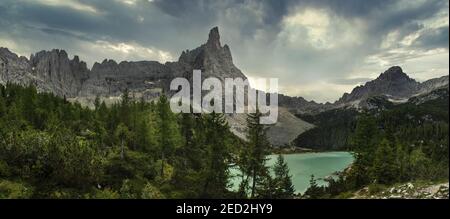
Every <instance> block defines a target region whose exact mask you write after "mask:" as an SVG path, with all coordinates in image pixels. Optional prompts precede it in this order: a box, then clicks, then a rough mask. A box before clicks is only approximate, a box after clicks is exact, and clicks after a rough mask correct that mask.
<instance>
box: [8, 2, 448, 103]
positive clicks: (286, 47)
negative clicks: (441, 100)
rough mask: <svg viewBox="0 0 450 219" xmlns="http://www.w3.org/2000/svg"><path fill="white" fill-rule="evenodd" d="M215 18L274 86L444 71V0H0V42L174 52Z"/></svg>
mask: <svg viewBox="0 0 450 219" xmlns="http://www.w3.org/2000/svg"><path fill="white" fill-rule="evenodd" d="M214 26H218V27H219V29H220V33H221V39H222V43H223V44H225V43H226V44H228V45H229V46H230V47H231V51H232V54H233V59H234V62H235V64H236V65H237V66H238V67H239V68H240V69H241V70H242V71H243V72H244V73H245V74H246V75H247V76H251V77H277V78H279V86H280V89H281V92H282V93H286V94H289V95H295V96H297V95H298V96H303V97H305V98H306V99H310V100H311V99H314V100H316V101H319V102H324V101H334V100H336V99H337V98H338V97H340V96H341V95H342V93H344V92H349V91H351V89H352V88H353V87H354V86H355V85H358V84H361V83H363V82H365V81H367V80H370V79H373V78H375V77H377V75H378V74H379V73H381V72H383V71H384V70H386V69H387V68H388V67H390V66H392V65H400V66H401V67H402V68H403V70H404V71H405V72H406V73H408V74H409V75H410V76H411V77H413V78H415V79H417V80H418V81H423V80H426V79H429V78H433V77H438V76H442V75H446V74H447V75H448V74H449V61H448V59H449V33H448V32H449V1H448V0H377V1H376V0H371V1H361V0H278V1H274V0H265V1H264V0H261V1H257V0H253V1H252V0H249V1H239V0H221V1H216V0H210V1H207V0H183V1H182V0H1V1H0V47H8V48H10V49H11V50H12V51H13V52H16V53H18V54H20V55H24V56H27V57H28V56H29V55H30V54H31V53H34V52H36V51H39V50H49V49H52V48H62V49H65V50H66V51H67V52H68V53H69V54H70V55H75V54H77V55H79V56H80V58H81V59H83V60H85V61H86V62H87V63H88V65H92V64H93V63H94V62H96V61H97V62H101V61H102V60H103V59H105V58H112V59H115V60H116V61H122V60H158V61H161V62H165V61H173V60H177V59H178V56H179V54H180V53H181V51H183V50H185V49H192V48H195V47H197V46H198V45H200V44H202V43H204V42H205V41H206V39H207V35H208V31H209V29H210V28H212V27H214Z"/></svg>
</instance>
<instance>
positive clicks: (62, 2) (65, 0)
mask: <svg viewBox="0 0 450 219" xmlns="http://www.w3.org/2000/svg"><path fill="white" fill-rule="evenodd" d="M23 1H31V2H37V3H40V4H43V5H47V6H58V7H68V8H72V9H75V10H79V11H84V12H90V13H98V10H97V9H96V8H95V7H93V6H91V5H87V4H84V3H81V2H79V1H77V0H23Z"/></svg>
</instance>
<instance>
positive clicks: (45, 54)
mask: <svg viewBox="0 0 450 219" xmlns="http://www.w3.org/2000/svg"><path fill="white" fill-rule="evenodd" d="M29 63H30V66H31V69H32V74H33V75H35V76H36V78H38V79H39V80H42V81H44V82H45V84H47V85H48V87H49V89H50V90H51V91H52V92H53V93H55V94H57V95H59V96H67V97H75V96H77V95H78V92H79V91H80V89H81V86H82V84H83V82H84V81H85V80H86V79H87V78H88V77H89V69H88V68H87V67H86V63H85V62H80V60H79V58H78V56H75V57H74V58H73V59H72V60H70V59H69V58H68V55H67V53H66V52H65V51H64V50H57V49H54V50H52V51H41V52H38V53H36V54H34V55H31V57H30V62H29Z"/></svg>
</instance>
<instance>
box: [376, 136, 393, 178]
mask: <svg viewBox="0 0 450 219" xmlns="http://www.w3.org/2000/svg"><path fill="white" fill-rule="evenodd" d="M371 174H372V177H373V178H374V179H375V180H376V182H377V183H381V184H389V183H392V182H394V181H395V180H396V179H397V176H398V175H397V174H398V171H397V164H396V157H395V151H394V150H393V148H392V145H391V143H390V142H389V141H388V140H387V139H383V140H382V141H381V143H380V145H379V146H378V148H377V150H376V152H375V158H374V162H373V166H372V170H371Z"/></svg>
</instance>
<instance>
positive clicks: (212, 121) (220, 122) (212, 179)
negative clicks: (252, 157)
mask: <svg viewBox="0 0 450 219" xmlns="http://www.w3.org/2000/svg"><path fill="white" fill-rule="evenodd" d="M206 122H207V127H208V130H207V135H208V148H209V153H208V159H207V163H208V164H209V165H208V166H207V167H206V171H205V176H204V180H205V183H204V187H203V197H206V198H220V197H224V195H225V194H226V193H227V188H228V179H229V163H228V162H229V161H230V158H231V154H230V150H229V137H228V136H229V133H228V130H229V126H228V123H227V122H226V119H225V116H224V115H223V114H217V113H215V112H213V113H211V114H209V115H207V116H206Z"/></svg>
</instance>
